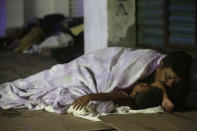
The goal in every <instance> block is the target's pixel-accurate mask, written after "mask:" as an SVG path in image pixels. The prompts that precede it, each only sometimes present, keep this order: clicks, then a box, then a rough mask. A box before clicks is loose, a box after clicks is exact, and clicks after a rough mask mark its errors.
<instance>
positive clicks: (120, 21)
mask: <svg viewBox="0 0 197 131" xmlns="http://www.w3.org/2000/svg"><path fill="white" fill-rule="evenodd" d="M135 29H136V27H135V0H108V45H109V46H123V47H134V46H135V43H136V42H135V41H136V32H135Z"/></svg>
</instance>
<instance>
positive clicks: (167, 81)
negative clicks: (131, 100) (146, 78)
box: [155, 67, 181, 87]
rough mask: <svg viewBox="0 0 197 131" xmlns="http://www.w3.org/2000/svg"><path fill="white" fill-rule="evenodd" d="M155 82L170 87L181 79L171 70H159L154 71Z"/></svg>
mask: <svg viewBox="0 0 197 131" xmlns="http://www.w3.org/2000/svg"><path fill="white" fill-rule="evenodd" d="M155 81H161V82H162V83H163V84H164V85H166V86H168V87H171V86H172V85H173V84H177V83H179V82H180V81H181V79H180V78H179V77H178V76H177V75H176V74H175V73H174V72H173V70H172V69H171V68H165V67H164V68H161V67H159V68H158V69H157V70H156V74H155Z"/></svg>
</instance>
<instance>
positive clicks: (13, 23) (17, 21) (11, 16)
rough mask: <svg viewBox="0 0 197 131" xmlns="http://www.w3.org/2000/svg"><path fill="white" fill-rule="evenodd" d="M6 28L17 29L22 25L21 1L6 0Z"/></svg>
mask: <svg viewBox="0 0 197 131" xmlns="http://www.w3.org/2000/svg"><path fill="white" fill-rule="evenodd" d="M6 17H7V18H6V19H7V20H6V21H7V23H6V27H18V26H21V25H23V24H24V3H23V0H6Z"/></svg>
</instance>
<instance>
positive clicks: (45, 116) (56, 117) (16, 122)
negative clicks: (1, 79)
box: [0, 109, 113, 131]
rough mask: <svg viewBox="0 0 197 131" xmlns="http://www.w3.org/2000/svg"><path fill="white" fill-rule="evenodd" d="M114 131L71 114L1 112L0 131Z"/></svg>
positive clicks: (20, 111) (19, 111) (105, 125)
mask: <svg viewBox="0 0 197 131" xmlns="http://www.w3.org/2000/svg"><path fill="white" fill-rule="evenodd" d="M112 129H113V128H112V127H111V126H108V125H107V124H105V123H103V122H93V121H89V120H85V119H81V118H77V117H74V116H73V115H71V114H56V113H49V112H46V111H29V110H27V109H23V110H21V109H20V110H18V109H17V110H7V111H6V110H1V111H0V131H96V130H97V131H98V130H110V131H111V130H112Z"/></svg>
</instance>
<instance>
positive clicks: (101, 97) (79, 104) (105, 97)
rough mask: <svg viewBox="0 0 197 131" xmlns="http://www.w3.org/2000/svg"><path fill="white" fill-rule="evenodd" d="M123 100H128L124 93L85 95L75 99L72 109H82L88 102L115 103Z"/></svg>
mask: <svg viewBox="0 0 197 131" xmlns="http://www.w3.org/2000/svg"><path fill="white" fill-rule="evenodd" d="M125 98H127V99H128V98H129V96H128V95H127V94H126V93H124V92H111V93H97V94H87V95H84V96H81V97H79V98H78V99H76V100H75V101H74V102H73V103H72V105H73V108H74V109H75V108H76V110H78V109H82V108H83V107H84V106H85V105H86V104H88V103H89V102H90V101H116V100H119V99H125Z"/></svg>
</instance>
